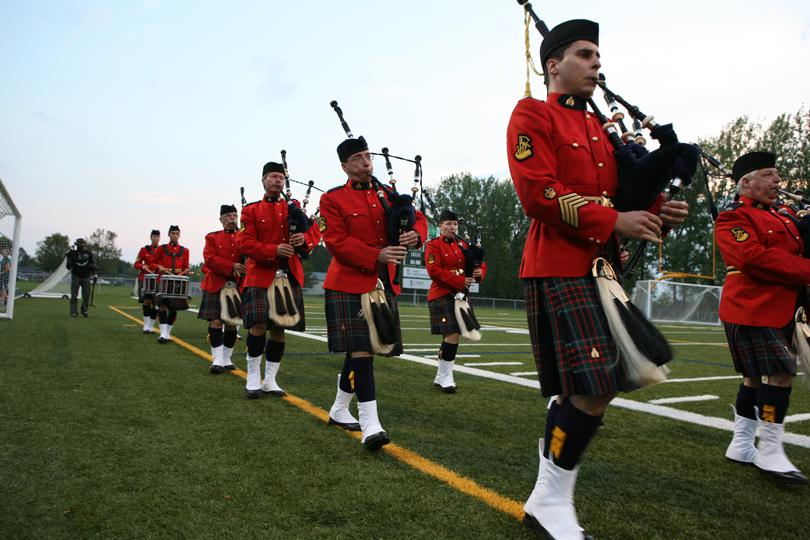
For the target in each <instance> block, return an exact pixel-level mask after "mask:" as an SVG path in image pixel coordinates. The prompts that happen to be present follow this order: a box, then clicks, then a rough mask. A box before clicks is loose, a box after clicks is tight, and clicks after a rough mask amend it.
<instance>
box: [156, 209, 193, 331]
mask: <svg viewBox="0 0 810 540" xmlns="http://www.w3.org/2000/svg"><path fill="white" fill-rule="evenodd" d="M149 267H150V268H152V269H156V270H157V271H158V274H160V276H164V275H173V276H185V275H186V274H188V248H186V247H184V246H181V245H180V227H178V226H177V225H172V226H171V227H169V243H168V244H163V245H162V246H160V247H158V248H157V249H156V250H155V253H154V255H153V256H152V259H150V261H149ZM160 279H161V277H159V278H158V280H160ZM163 286H164V287H165V286H166V284H164V285H163ZM160 291H161V284H160V281H158V305H159V306H160V313H159V314H158V317H159V320H160V337H159V338H158V343H161V344H162V343H168V342H169V341H171V339H172V337H171V336H172V327H173V326H174V323H175V321H176V320H177V311H178V310H185V309H188V298H187V297H185V296H183V297H181V298H170V297H168V298H167V297H166V296H162V295H160Z"/></svg>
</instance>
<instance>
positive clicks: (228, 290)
mask: <svg viewBox="0 0 810 540" xmlns="http://www.w3.org/2000/svg"><path fill="white" fill-rule="evenodd" d="M219 304H220V306H221V309H220V314H219V318H220V319H221V320H222V322H224V323H225V324H227V325H228V326H242V324H243V322H242V297H240V296H239V287H237V286H236V283H235V282H233V281H228V282H226V283H225V286H224V287H222V290H221V291H219Z"/></svg>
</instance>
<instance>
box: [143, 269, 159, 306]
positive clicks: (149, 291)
mask: <svg viewBox="0 0 810 540" xmlns="http://www.w3.org/2000/svg"><path fill="white" fill-rule="evenodd" d="M157 283H158V275H157V274H144V275H143V281H142V282H141V283H140V286H141V291H140V294H139V295H138V300H139V301H141V302H143V299H144V298H154V296H155V294H157Z"/></svg>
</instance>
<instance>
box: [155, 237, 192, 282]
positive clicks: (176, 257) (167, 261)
mask: <svg viewBox="0 0 810 540" xmlns="http://www.w3.org/2000/svg"><path fill="white" fill-rule="evenodd" d="M158 265H161V266H165V267H166V268H170V269H172V273H174V274H179V273H180V272H182V271H183V270H188V248H186V247H184V246H181V245H180V244H176V245H172V244H171V243H169V244H163V245H162V246H158V247H157V249H156V250H155V252H154V253H153V254H152V258H151V259H149V267H150V268H152V269H154V270H155V272H157V267H158ZM158 273H159V274H162V273H163V272H158Z"/></svg>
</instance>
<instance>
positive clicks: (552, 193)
mask: <svg viewBox="0 0 810 540" xmlns="http://www.w3.org/2000/svg"><path fill="white" fill-rule="evenodd" d="M543 196H544V197H545V198H546V199H548V200H551V199H553V198H554V197H556V196H557V190H556V189H554V188H553V187H547V188H546V189H545V190H543Z"/></svg>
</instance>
